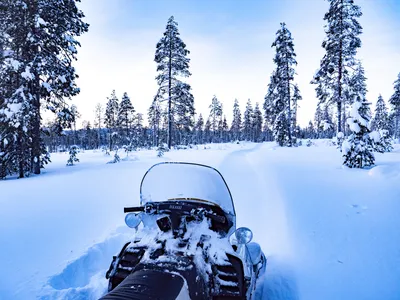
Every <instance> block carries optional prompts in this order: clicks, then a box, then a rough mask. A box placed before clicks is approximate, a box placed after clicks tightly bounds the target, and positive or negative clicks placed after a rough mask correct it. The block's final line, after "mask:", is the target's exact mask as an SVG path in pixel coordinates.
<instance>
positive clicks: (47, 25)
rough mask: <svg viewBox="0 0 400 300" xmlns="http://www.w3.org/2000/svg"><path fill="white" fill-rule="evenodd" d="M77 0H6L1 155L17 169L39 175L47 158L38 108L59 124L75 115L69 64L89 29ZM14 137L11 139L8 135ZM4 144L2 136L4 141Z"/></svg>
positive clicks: (72, 70) (0, 77) (72, 74)
mask: <svg viewBox="0 0 400 300" xmlns="http://www.w3.org/2000/svg"><path fill="white" fill-rule="evenodd" d="M76 2H77V1H76V0H65V1H58V0H36V1H24V0H4V1H2V3H1V4H2V8H1V12H0V14H1V16H0V19H1V20H2V21H1V22H0V26H1V28H0V36H2V37H7V38H6V39H1V40H2V43H3V44H2V48H3V50H5V52H6V56H5V57H4V61H3V64H2V65H3V66H2V68H1V69H2V70H1V72H0V85H1V87H0V90H2V91H3V96H5V97H4V98H3V99H4V100H3V103H0V105H1V107H0V110H2V112H3V113H0V117H1V120H0V122H2V123H7V127H6V128H7V129H6V133H5V134H3V135H2V139H4V138H7V137H8V138H7V141H8V143H9V145H8V146H7V149H6V151H5V152H3V156H5V157H6V158H5V159H1V161H2V162H5V161H6V162H7V163H8V164H12V165H13V166H8V167H6V168H7V169H10V170H11V169H12V170H13V171H15V170H17V169H18V170H19V171H18V172H19V176H20V177H23V176H24V175H25V174H27V173H29V172H30V170H31V171H32V172H33V173H35V174H40V169H41V168H43V167H44V165H45V164H46V163H47V162H48V161H49V158H48V153H47V151H46V149H45V147H44V144H43V140H42V136H43V135H42V132H41V112H42V111H45V110H47V111H50V112H52V113H55V114H56V115H57V117H58V118H59V119H60V124H63V125H67V126H68V125H70V122H71V120H72V119H73V117H72V116H71V111H70V109H69V108H68V105H67V104H66V102H65V100H66V99H69V98H71V97H72V96H75V95H77V94H78V93H79V88H78V87H77V86H76V84H75V79H76V78H77V77H78V76H77V74H76V73H75V68H74V67H73V66H72V63H73V61H74V60H76V54H77V47H79V46H80V44H79V42H78V41H77V40H76V39H75V37H78V36H80V35H82V34H83V33H84V32H86V31H87V30H88V24H86V23H84V22H83V21H82V19H83V17H84V15H83V13H82V12H81V11H80V10H79V9H78V8H77V6H76ZM11 137H12V138H11ZM3 144H4V141H3Z"/></svg>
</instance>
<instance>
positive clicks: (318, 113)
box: [314, 102, 324, 138]
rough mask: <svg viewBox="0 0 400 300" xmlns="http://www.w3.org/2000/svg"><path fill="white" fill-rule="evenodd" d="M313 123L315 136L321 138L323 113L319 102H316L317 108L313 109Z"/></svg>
mask: <svg viewBox="0 0 400 300" xmlns="http://www.w3.org/2000/svg"><path fill="white" fill-rule="evenodd" d="M314 125H315V131H316V137H317V138H321V137H322V131H323V126H324V115H323V111H322V109H321V103H320V102H319V103H318V104H317V109H316V110H315V115H314Z"/></svg>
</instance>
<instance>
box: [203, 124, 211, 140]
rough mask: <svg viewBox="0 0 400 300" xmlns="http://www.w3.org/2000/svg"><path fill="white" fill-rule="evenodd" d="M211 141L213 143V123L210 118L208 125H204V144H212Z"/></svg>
mask: <svg viewBox="0 0 400 300" xmlns="http://www.w3.org/2000/svg"><path fill="white" fill-rule="evenodd" d="M211 141H212V135H211V121H210V118H208V119H207V121H206V124H205V125H204V142H205V143H211Z"/></svg>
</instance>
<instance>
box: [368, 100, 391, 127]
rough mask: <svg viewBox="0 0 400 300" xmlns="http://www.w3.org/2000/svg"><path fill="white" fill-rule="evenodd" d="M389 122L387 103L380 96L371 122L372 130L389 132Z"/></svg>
mask: <svg viewBox="0 0 400 300" xmlns="http://www.w3.org/2000/svg"><path fill="white" fill-rule="evenodd" d="M388 121H389V116H388V112H387V108H386V104H385V101H384V100H383V98H382V95H379V97H378V100H377V101H376V105H375V115H374V117H373V119H372V121H371V130H378V131H379V130H388V129H389V124H388Z"/></svg>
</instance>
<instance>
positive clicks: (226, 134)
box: [221, 116, 229, 143]
mask: <svg viewBox="0 0 400 300" xmlns="http://www.w3.org/2000/svg"><path fill="white" fill-rule="evenodd" d="M221 133H222V142H224V143H226V142H227V141H228V139H229V126H228V122H227V121H226V116H224V119H223V121H222V126H221Z"/></svg>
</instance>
